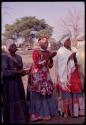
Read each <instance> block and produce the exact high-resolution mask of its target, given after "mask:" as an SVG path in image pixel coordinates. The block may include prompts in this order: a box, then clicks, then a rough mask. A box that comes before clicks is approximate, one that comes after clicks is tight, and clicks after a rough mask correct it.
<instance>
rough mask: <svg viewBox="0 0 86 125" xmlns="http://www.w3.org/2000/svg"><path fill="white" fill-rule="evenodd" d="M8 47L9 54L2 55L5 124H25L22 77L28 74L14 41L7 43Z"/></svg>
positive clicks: (10, 40)
mask: <svg viewBox="0 0 86 125" xmlns="http://www.w3.org/2000/svg"><path fill="white" fill-rule="evenodd" d="M6 47H7V50H8V52H7V53H4V54H2V80H3V122H4V123H25V122H26V104H25V92H24V87H23V83H22V78H21V76H22V75H25V74H26V73H25V71H24V70H23V63H22V58H21V56H19V55H17V54H16V50H17V48H16V45H15V43H14V41H13V40H12V39H9V40H7V41H6Z"/></svg>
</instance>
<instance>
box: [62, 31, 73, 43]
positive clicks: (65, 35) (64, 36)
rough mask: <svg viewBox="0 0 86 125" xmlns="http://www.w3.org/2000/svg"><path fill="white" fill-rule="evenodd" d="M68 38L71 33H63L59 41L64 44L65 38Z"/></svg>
mask: <svg viewBox="0 0 86 125" xmlns="http://www.w3.org/2000/svg"><path fill="white" fill-rule="evenodd" d="M70 38H71V35H70V34H69V33H67V34H64V35H63V36H62V38H61V40H60V42H61V43H62V44H63V45H64V43H65V41H66V40H67V39H70Z"/></svg>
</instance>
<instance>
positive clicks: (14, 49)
mask: <svg viewBox="0 0 86 125" xmlns="http://www.w3.org/2000/svg"><path fill="white" fill-rule="evenodd" d="M9 51H10V52H11V53H15V52H16V51H17V47H16V44H12V45H10V47H9Z"/></svg>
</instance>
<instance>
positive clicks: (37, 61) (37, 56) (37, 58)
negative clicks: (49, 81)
mask: <svg viewBox="0 0 86 125" xmlns="http://www.w3.org/2000/svg"><path fill="white" fill-rule="evenodd" d="M33 61H34V64H35V65H36V66H37V67H39V68H41V67H42V66H43V65H44V64H45V60H43V61H41V60H40V54H39V52H38V50H35V51H34V52H33Z"/></svg>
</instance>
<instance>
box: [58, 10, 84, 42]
mask: <svg viewBox="0 0 86 125" xmlns="http://www.w3.org/2000/svg"><path fill="white" fill-rule="evenodd" d="M60 26H61V30H62V31H63V32H65V31H68V32H70V33H71V35H72V37H73V38H74V39H75V40H76V39H77V38H78V36H79V35H80V34H81V33H82V32H83V33H82V34H84V12H82V11H80V10H74V11H73V10H68V15H67V16H65V17H64V18H61V25H60Z"/></svg>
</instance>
